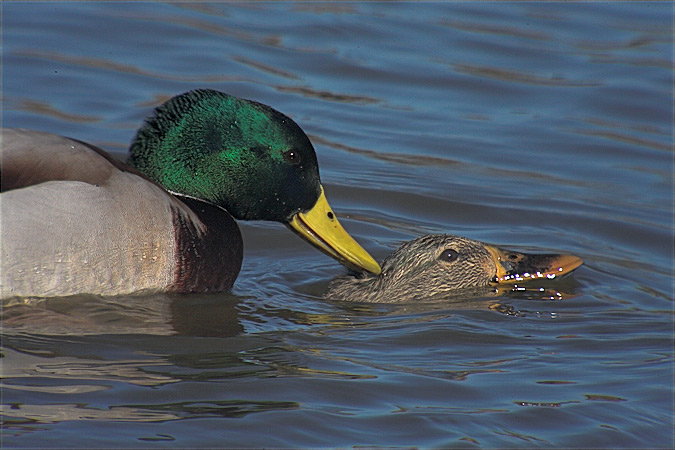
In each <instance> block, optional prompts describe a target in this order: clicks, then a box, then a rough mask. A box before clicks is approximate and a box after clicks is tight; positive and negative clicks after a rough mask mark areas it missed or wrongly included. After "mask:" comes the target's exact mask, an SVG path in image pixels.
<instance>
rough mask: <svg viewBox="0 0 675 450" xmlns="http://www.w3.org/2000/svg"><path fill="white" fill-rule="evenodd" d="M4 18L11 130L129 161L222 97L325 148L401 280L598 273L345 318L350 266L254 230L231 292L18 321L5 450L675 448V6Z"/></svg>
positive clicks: (33, 9) (330, 177)
mask: <svg viewBox="0 0 675 450" xmlns="http://www.w3.org/2000/svg"><path fill="white" fill-rule="evenodd" d="M1 7H2V125H3V126H4V127H25V128H32V129H38V130H43V131H49V132H53V133H58V134H62V135H66V136H70V137H74V138H77V139H80V140H83V141H87V142H91V143H92V144H95V145H97V146H100V147H102V148H104V149H106V150H108V151H110V152H112V153H114V154H117V155H120V156H123V154H124V153H125V152H126V149H127V147H128V144H129V142H130V140H131V139H132V137H133V135H134V132H135V130H136V129H137V128H138V127H139V125H140V124H141V123H142V120H143V119H144V118H145V117H147V116H148V115H149V114H150V113H151V111H152V109H153V108H154V107H155V106H157V105H159V104H161V103H162V102H163V101H165V100H166V99H168V98H170V97H172V96H173V95H176V94H179V93H182V92H185V91H188V90H190V89H195V88H212V89H218V90H222V91H225V92H228V93H231V94H233V95H237V96H240V97H244V98H249V99H253V100H256V101H259V102H262V103H265V104H268V105H271V106H273V107H274V108H276V109H278V110H280V111H282V112H284V113H285V114H287V115H289V116H291V117H292V118H293V119H294V120H295V121H296V122H297V123H298V124H299V125H300V126H301V127H302V128H303V129H304V130H305V131H306V132H307V134H308V135H309V136H310V138H311V140H312V142H313V144H314V146H315V148H316V150H317V155H318V158H319V165H320V168H321V178H322V182H323V184H324V186H325V188H326V195H327V197H328V199H329V201H330V203H331V205H332V206H333V207H334V208H335V210H336V212H337V213H338V214H339V215H340V218H341V222H342V223H343V225H344V226H345V228H347V229H348V231H349V232H350V233H351V234H352V235H353V236H355V237H356V238H357V239H358V240H359V242H361V243H362V244H363V245H364V247H365V248H366V249H367V250H368V251H369V252H371V253H372V254H373V255H374V256H375V257H376V258H377V259H380V260H381V259H382V258H384V257H385V256H386V255H387V254H389V253H390V252H391V251H392V250H393V249H395V248H396V247H397V246H398V245H399V244H400V243H401V242H404V241H407V240H409V239H412V238H414V237H416V236H419V235H422V234H427V233H446V232H448V233H455V234H460V235H463V236H467V237H470V238H473V239H479V240H483V241H487V242H492V243H495V244H499V245H501V246H504V247H508V248H511V249H514V250H518V251H528V252H549V253H551V252H561V253H573V254H576V255H578V256H579V257H581V258H583V259H584V261H585V264H584V265H583V266H582V267H581V268H579V269H578V270H577V271H576V272H574V274H572V275H571V276H569V277H567V278H564V279H562V280H556V281H555V282H551V283H548V284H546V285H531V286H529V289H527V290H523V291H520V290H516V291H513V292H509V291H506V292H496V293H494V295H486V296H480V297H471V296H466V297H463V298H460V299H459V300H458V299H452V300H448V301H445V302H434V303H424V302H414V301H411V302H410V303H405V304H396V305H368V304H360V303H348V304H346V303H338V302H330V301H327V300H325V299H324V298H323V294H324V293H325V291H326V289H327V285H328V283H329V281H330V280H331V279H332V278H334V277H336V276H339V275H343V274H344V273H345V270H344V269H343V268H342V267H340V266H339V265H338V264H337V263H336V262H335V261H333V260H332V259H330V258H327V257H326V256H324V255H323V254H321V253H319V252H317V251H316V250H315V249H313V248H311V247H310V246H308V245H306V244H305V243H303V242H302V241H301V240H300V239H298V238H296V237H295V236H293V235H292V234H291V233H289V232H288V230H287V229H286V228H285V227H283V226H282V225H279V224H275V223H265V222H251V223H241V224H240V225H241V228H242V231H243V234H244V242H245V258H244V264H243V268H242V272H241V274H240V276H239V279H238V280H237V283H236V284H235V287H234V289H233V290H232V292H229V293H222V294H214V295H191V296H164V295H157V296H149V297H128V298H115V299H105V298H91V297H73V298H65V299H49V300H45V299H27V300H24V301H16V300H14V301H12V302H6V303H4V304H3V305H2V306H3V310H2V319H3V323H2V355H3V359H2V376H3V381H2V383H3V384H2V410H1V411H2V415H3V425H2V446H3V448H36V447H52V448H53V447H68V448H131V447H133V448H136V447H144V448H167V447H179V448H186V447H192V448H203V447H237V448H241V447H284V448H307V447H312V448H322V447H332V448H334V447H340V448H350V447H363V446H375V447H393V448H398V447H410V446H415V447H420V448H435V447H443V448H446V447H462V448H482V447H487V448H495V447H504V448H515V447H517V448H525V447H537V448H538V447H566V448H572V447H574V448H598V447H601V448H610V447H612V448H614V447H616V448H672V447H673V444H674V442H673V422H674V417H673V407H674V405H673V339H674V334H673V302H674V294H673V243H674V242H673V239H674V232H673V230H674V228H673V213H674V207H673V196H674V187H673V178H674V177H673V158H674V153H673V101H674V97H673V4H672V3H671V2H589V3H583V2H580V3H549V2H499V3H493V2H485V3H483V2H457V3H455V2H422V3H418V2H400V3H383V2H339V3H331V2H316V3H315V2H299V3H288V2H271V3H268V2H248V3H237V2H232V3H229V2H228V3H220V2H210V3H156V2H3V3H2V6H1ZM540 287H542V288H545V289H544V290H543V291H540V289H539V288H540Z"/></svg>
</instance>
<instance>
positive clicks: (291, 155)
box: [284, 150, 300, 164]
mask: <svg viewBox="0 0 675 450" xmlns="http://www.w3.org/2000/svg"><path fill="white" fill-rule="evenodd" d="M284 159H285V160H286V162H289V163H291V164H300V153H298V151H297V150H288V151H285V152H284Z"/></svg>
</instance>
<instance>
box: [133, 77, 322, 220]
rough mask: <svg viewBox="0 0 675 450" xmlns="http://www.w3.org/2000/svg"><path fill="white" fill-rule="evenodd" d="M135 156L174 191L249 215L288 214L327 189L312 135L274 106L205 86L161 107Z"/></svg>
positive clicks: (141, 132)
mask: <svg viewBox="0 0 675 450" xmlns="http://www.w3.org/2000/svg"><path fill="white" fill-rule="evenodd" d="M128 163H129V164H130V165H132V166H134V167H135V168H136V169H138V170H139V171H141V172H142V173H144V174H145V175H147V176H148V177H150V178H152V179H153V180H155V181H157V182H158V183H159V184H161V185H162V186H164V187H165V188H166V189H167V190H169V191H171V192H175V193H178V194H183V195H187V196H190V197H195V198H198V199H202V200H205V201H207V202H209V203H212V204H214V205H218V206H221V207H223V208H225V209H226V210H227V211H228V212H229V213H230V214H232V216H234V217H235V218H237V219H243V220H274V221H279V222H286V221H288V220H289V219H290V218H291V216H292V215H293V214H295V213H297V212H299V211H306V210H308V209H310V208H311V207H312V206H313V205H314V204H315V203H316V201H317V199H318V198H319V195H320V194H321V184H320V180H319V167H318V165H317V161H316V154H315V152H314V148H313V147H312V144H311V142H310V141H309V139H308V138H307V135H306V134H305V133H304V132H303V131H302V129H300V127H299V126H298V125H297V124H296V123H295V122H294V121H293V120H291V119H290V118H289V117H287V116H285V115H283V114H281V113H280V112H278V111H276V110H274V109H272V108H270V107H269V106H266V105H263V104H260V103H256V102H253V101H249V100H243V99H240V98H236V97H232V96H231V95H227V94H225V93H222V92H218V91H214V90H208V89H200V90H195V91H191V92H187V93H185V94H182V95H178V96H176V97H174V98H172V99H171V100H169V101H167V102H166V103H164V104H163V105H162V106H160V107H158V108H157V109H156V110H155V114H154V116H153V117H151V118H149V119H148V120H146V122H145V124H144V125H143V127H142V128H141V129H140V130H139V131H138V133H137V134H136V138H135V139H134V141H133V143H132V144H131V148H130V156H129V159H128Z"/></svg>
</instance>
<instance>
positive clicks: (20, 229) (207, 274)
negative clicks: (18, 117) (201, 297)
mask: <svg viewBox="0 0 675 450" xmlns="http://www.w3.org/2000/svg"><path fill="white" fill-rule="evenodd" d="M1 148H2V161H1V168H2V190H3V193H2V195H1V196H0V226H1V227H2V228H1V241H0V245H1V247H2V249H1V251H2V255H1V256H2V261H1V273H0V283H1V292H0V294H1V296H2V297H3V298H5V297H14V296H18V297H27V296H63V295H73V294H79V293H92V294H99V295H120V294H128V293H138V292H143V291H181V292H189V291H208V290H222V289H227V288H228V287H230V286H231V285H232V283H233V282H234V279H235V278H236V275H237V273H238V271H239V266H240V264H241V236H240V234H239V230H238V228H237V226H236V224H235V223H234V221H233V219H232V218H231V217H230V216H229V215H228V214H227V213H224V211H218V210H217V208H215V207H212V206H210V205H205V204H204V205H201V206H203V208H201V211H197V212H195V211H193V210H192V209H190V208H188V207H187V206H186V205H185V204H184V203H183V202H182V201H180V200H178V199H177V198H175V197H174V196H172V195H170V194H168V193H167V192H166V191H165V190H164V189H162V188H161V187H159V186H157V185H156V184H155V183H153V182H151V181H150V180H148V179H146V178H144V177H143V176H141V175H139V174H138V173H136V172H135V171H133V170H132V169H129V168H128V167H127V166H125V165H124V164H122V163H119V162H117V161H114V160H112V159H111V158H110V157H109V156H108V155H106V154H105V153H104V152H103V151H101V150H99V149H97V148H95V147H93V146H90V145H88V144H85V143H82V142H79V141H75V140H71V139H68V138H64V137H61V136H56V135H53V134H49V133H41V132H36V131H30V130H7V129H4V130H3V133H2V145H1ZM199 203H200V202H197V203H196V205H197V206H198V207H199V206H200V204H199ZM191 206H193V205H191ZM198 209H199V208H198ZM203 219H204V220H206V221H210V222H213V223H206V222H205V221H204V220H203ZM220 219H223V220H222V221H223V224H222V226H223V227H224V228H225V229H226V230H227V235H229V236H233V237H232V240H231V242H232V246H233V248H231V249H225V250H226V251H225V250H224V251H223V252H218V251H215V252H214V251H213V250H209V248H208V247H206V246H205V245H206V244H208V242H204V241H205V240H207V241H208V240H209V239H211V240H213V239H216V238H220V237H222V233H223V232H225V231H224V230H223V228H219V233H220V235H219V236H211V235H210V234H209V233H207V231H213V225H216V222H218V221H220ZM209 227H211V228H209ZM233 233H234V234H233ZM216 234H218V233H216ZM195 242H196V244H195ZM211 247H212V246H211ZM209 251H210V252H211V253H209ZM214 257H215V258H218V259H219V260H218V261H215V262H214V261H213V260H211V258H214ZM228 257H229V258H234V259H238V261H227V259H228ZM200 258H201V259H200ZM209 265H212V266H213V270H211V271H209V270H208V269H209ZM224 265H225V266H228V267H224ZM232 272H234V273H233V276H231V275H232Z"/></svg>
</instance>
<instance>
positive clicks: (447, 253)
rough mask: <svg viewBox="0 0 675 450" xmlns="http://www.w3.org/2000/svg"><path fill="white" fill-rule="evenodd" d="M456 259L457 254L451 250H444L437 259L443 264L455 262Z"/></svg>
mask: <svg viewBox="0 0 675 450" xmlns="http://www.w3.org/2000/svg"><path fill="white" fill-rule="evenodd" d="M457 258H459V253H457V251H456V250H453V249H451V248H446V249H445V250H443V251H442V252H441V254H440V255H438V259H440V260H441V261H445V262H453V261H457Z"/></svg>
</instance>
